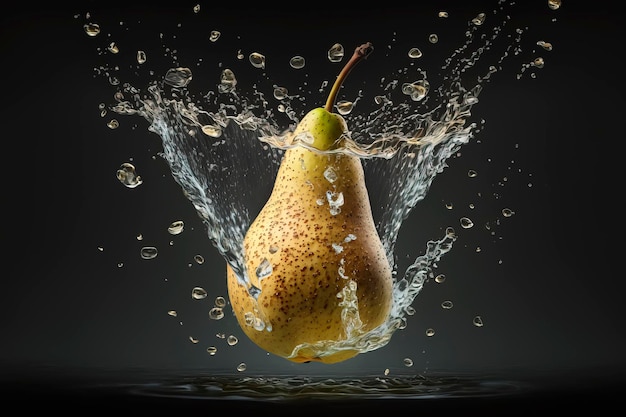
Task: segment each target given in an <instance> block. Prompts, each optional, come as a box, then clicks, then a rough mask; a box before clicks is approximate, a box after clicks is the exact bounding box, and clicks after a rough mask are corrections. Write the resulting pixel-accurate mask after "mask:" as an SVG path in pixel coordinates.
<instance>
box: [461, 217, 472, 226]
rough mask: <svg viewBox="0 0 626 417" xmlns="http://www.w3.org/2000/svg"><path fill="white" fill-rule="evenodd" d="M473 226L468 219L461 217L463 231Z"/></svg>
mask: <svg viewBox="0 0 626 417" xmlns="http://www.w3.org/2000/svg"><path fill="white" fill-rule="evenodd" d="M472 226H474V222H472V220H470V219H469V218H468V217H461V227H462V228H463V229H469V228H471V227H472Z"/></svg>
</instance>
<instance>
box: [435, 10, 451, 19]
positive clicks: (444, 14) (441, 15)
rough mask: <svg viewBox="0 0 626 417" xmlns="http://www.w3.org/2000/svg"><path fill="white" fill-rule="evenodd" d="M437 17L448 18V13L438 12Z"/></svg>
mask: <svg viewBox="0 0 626 417" xmlns="http://www.w3.org/2000/svg"><path fill="white" fill-rule="evenodd" d="M437 16H439V17H442V18H446V17H448V12H446V11H443V10H442V11H440V12H439V14H438V15H437Z"/></svg>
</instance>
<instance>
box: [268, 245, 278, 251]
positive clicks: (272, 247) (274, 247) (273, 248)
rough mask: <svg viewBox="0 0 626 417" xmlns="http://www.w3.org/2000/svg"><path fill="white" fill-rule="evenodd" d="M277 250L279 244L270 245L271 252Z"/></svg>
mask: <svg viewBox="0 0 626 417" xmlns="http://www.w3.org/2000/svg"><path fill="white" fill-rule="evenodd" d="M276 252H278V246H274V245H272V246H270V248H269V253H276Z"/></svg>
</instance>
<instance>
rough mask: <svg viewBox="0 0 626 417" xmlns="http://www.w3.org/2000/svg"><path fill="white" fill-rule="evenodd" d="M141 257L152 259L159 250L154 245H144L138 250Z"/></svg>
mask: <svg viewBox="0 0 626 417" xmlns="http://www.w3.org/2000/svg"><path fill="white" fill-rule="evenodd" d="M140 254H141V259H154V258H156V257H157V255H158V254H159V251H158V250H157V248H155V247H154V246H144V247H143V248H141V251H140Z"/></svg>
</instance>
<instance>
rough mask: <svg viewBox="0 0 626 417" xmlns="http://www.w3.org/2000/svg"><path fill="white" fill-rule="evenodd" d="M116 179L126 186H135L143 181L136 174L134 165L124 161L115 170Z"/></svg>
mask: <svg viewBox="0 0 626 417" xmlns="http://www.w3.org/2000/svg"><path fill="white" fill-rule="evenodd" d="M116 175H117V179H118V180H119V181H120V182H121V183H122V184H124V185H125V186H126V187H128V188H135V187H137V186H138V185H141V183H142V182H143V181H142V179H141V176H139V175H137V172H136V171H135V166H134V165H133V164H131V163H130V162H124V163H123V164H122V165H121V166H120V168H119V169H118V170H117V173H116Z"/></svg>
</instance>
